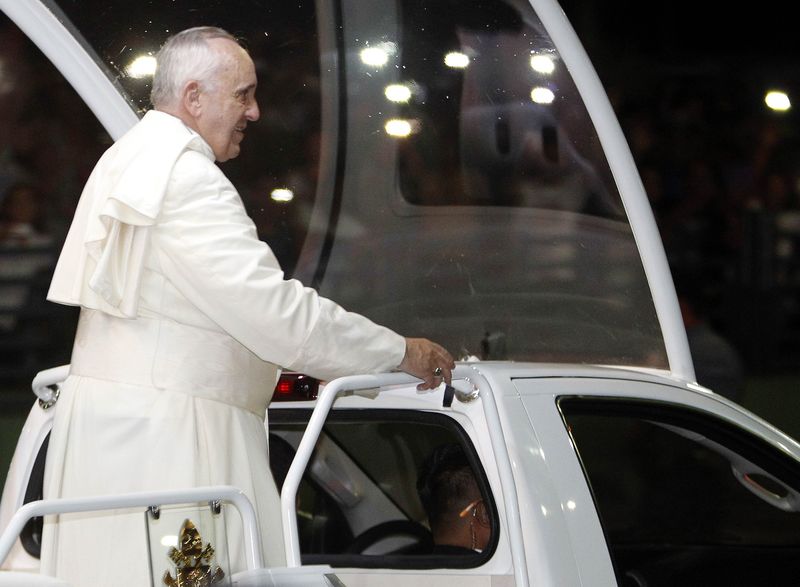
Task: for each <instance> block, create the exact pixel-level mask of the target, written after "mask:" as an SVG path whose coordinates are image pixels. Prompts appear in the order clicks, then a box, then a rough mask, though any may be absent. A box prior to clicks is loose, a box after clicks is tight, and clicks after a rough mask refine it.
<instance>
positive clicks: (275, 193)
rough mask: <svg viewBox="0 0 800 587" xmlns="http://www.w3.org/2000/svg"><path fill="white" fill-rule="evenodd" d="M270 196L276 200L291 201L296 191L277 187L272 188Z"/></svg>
mask: <svg viewBox="0 0 800 587" xmlns="http://www.w3.org/2000/svg"><path fill="white" fill-rule="evenodd" d="M269 197H270V198H272V199H273V200H274V201H276V202H282V203H283V202H291V201H292V200H294V192H293V191H292V190H290V189H287V188H276V189H274V190H272V193H271V194H270V195H269Z"/></svg>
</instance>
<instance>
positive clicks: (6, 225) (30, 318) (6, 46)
mask: <svg viewBox="0 0 800 587" xmlns="http://www.w3.org/2000/svg"><path fill="white" fill-rule="evenodd" d="M110 143H111V140H110V138H109V137H108V135H107V133H106V132H105V131H104V130H103V128H102V127H101V125H100V124H99V123H98V121H97V119H96V118H95V117H94V115H93V114H92V112H91V111H90V110H89V108H88V107H87V106H86V105H85V104H84V103H83V101H82V100H81V98H80V97H79V96H78V94H77V93H76V92H75V91H74V90H73V89H72V87H71V86H70V85H69V83H68V82H67V81H66V80H65V79H64V78H63V76H62V75H61V73H60V72H59V71H58V70H57V69H56V68H55V67H54V66H53V65H52V64H51V63H50V61H48V60H47V58H46V57H45V56H44V55H42V53H41V52H40V51H39V50H38V48H37V47H36V46H35V45H34V44H33V43H32V42H31V41H30V40H29V39H28V38H27V37H26V36H25V34H24V33H22V31H20V29H19V28H18V27H17V26H16V25H15V24H14V23H13V22H12V21H11V20H10V19H8V18H7V17H6V16H5V15H3V14H2V13H0V379H2V380H3V381H4V382H13V383H19V384H22V383H23V382H25V383H28V382H30V380H31V378H32V377H33V376H34V375H35V374H36V372H37V371H39V370H41V369H44V368H48V367H53V366H55V365H58V364H62V363H67V362H69V352H70V349H71V347H72V336H73V334H74V329H75V324H76V320H77V312H76V310H75V309H73V308H67V307H65V306H59V305H56V304H51V303H49V302H46V301H45V295H46V292H47V288H48V287H49V282H50V277H51V275H52V271H53V268H54V266H55V262H56V259H57V256H58V252H59V251H60V249H61V245H62V244H63V241H64V237H65V236H66V230H67V228H68V227H69V222H70V221H71V220H72V215H73V211H74V209H75V205H76V204H77V202H78V198H79V197H80V194H81V191H82V189H83V184H84V183H85V181H86V179H87V178H88V177H89V173H90V172H91V170H92V167H93V166H94V164H95V162H96V161H97V159H98V158H99V157H100V154H101V153H102V152H103V150H104V149H105V148H106V147H108V145H109V144H110Z"/></svg>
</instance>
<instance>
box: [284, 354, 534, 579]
mask: <svg viewBox="0 0 800 587" xmlns="http://www.w3.org/2000/svg"><path fill="white" fill-rule="evenodd" d="M453 379H454V380H456V379H465V380H468V381H470V382H472V383H474V384H475V385H476V387H477V388H478V390H479V393H480V397H481V399H483V402H482V403H483V410H484V414H485V416H486V422H487V425H488V427H489V432H490V437H491V443H492V449H493V450H494V454H495V456H496V457H497V466H498V471H499V474H500V481H501V486H502V487H501V491H502V494H503V500H504V502H505V510H506V514H507V519H508V532H509V541H510V546H511V558H512V561H513V564H514V575H515V580H516V585H517V587H526V586H527V585H528V567H527V564H526V562H525V550H524V543H523V538H522V520H521V516H520V512H519V501H518V498H517V490H516V485H515V484H514V474H513V469H512V466H511V460H510V458H509V456H508V450H507V448H506V443H505V436H504V434H503V428H502V424H501V421H500V415H499V412H498V410H497V403H496V402H495V399H494V395H493V394H492V389H491V387H490V385H489V383H488V381H486V379H485V378H484V377H483V375H481V374H480V373H479V372H478V371H477V369H476V368H474V367H471V366H469V365H457V366H456V368H455V370H454V371H453ZM418 382H419V379H417V378H415V377H412V376H410V375H406V374H404V373H386V374H382V375H355V376H352V377H341V378H339V379H335V380H333V381H332V382H330V383H329V384H328V385H326V386H325V388H324V389H323V390H322V391H321V392H320V394H319V396H318V397H317V404H316V406H314V411H313V412H312V414H311V418H310V419H309V421H308V426H307V427H306V431H305V433H304V434H303V438H302V439H301V440H300V444H299V446H298V448H297V453H296V455H295V458H294V460H293V461H292V464H291V466H290V467H289V472H288V474H287V475H286V480H285V481H284V484H283V491H282V492H281V511H282V515H283V538H284V545H285V548H286V566H288V567H299V566H301V560H300V541H299V536H298V531H297V514H296V512H295V507H296V497H297V489H298V487H299V486H300V480H301V479H302V477H303V473H304V472H305V470H306V467H307V466H308V462H309V460H310V459H311V453H312V452H313V450H314V446H315V445H316V444H317V440H318V438H319V435H320V432H321V431H322V427H323V425H324V424H325V420H326V419H327V417H328V412H330V409H331V406H332V405H333V402H334V401H335V400H336V397H337V396H338V395H339V394H340V393H342V392H344V391H354V390H359V389H375V388H377V389H379V390H380V388H381V387H385V386H388V385H400V384H411V383H418Z"/></svg>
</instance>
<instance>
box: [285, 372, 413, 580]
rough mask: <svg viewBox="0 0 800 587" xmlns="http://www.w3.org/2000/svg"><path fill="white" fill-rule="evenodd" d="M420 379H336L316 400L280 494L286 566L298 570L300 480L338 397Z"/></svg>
mask: <svg viewBox="0 0 800 587" xmlns="http://www.w3.org/2000/svg"><path fill="white" fill-rule="evenodd" d="M418 382H419V379H417V378H416V377H413V376H412V375H407V374H405V373H384V374H381V375H352V376H349V377H340V378H339V379H334V380H333V381H331V382H330V383H329V384H328V385H326V386H325V387H324V388H323V389H322V391H321V392H320V394H319V395H318V396H317V404H316V406H314V411H313V412H312V413H311V418H310V419H309V420H308V425H307V426H306V431H305V433H304V434H303V438H302V439H301V440H300V444H299V446H298V447H297V452H296V453H295V457H294V460H292V464H291V466H290V467H289V472H288V473H287V474H286V479H285V480H284V482H283V490H282V491H281V512H282V515H283V542H284V546H285V548H286V566H287V567H299V566H300V564H301V562H300V538H299V536H298V533H297V514H296V513H295V505H296V499H297V489H298V487H300V480H301V479H302V478H303V473H304V472H305V470H306V467H307V466H308V461H309V460H310V459H311V453H312V452H313V450H314V446H315V445H316V444H317V439H318V438H319V435H320V432H322V427H323V425H324V424H325V419H326V418H327V417H328V412H329V411H330V409H331V406H332V405H333V402H334V400H335V399H336V397H337V396H338V395H339V394H340V393H342V392H344V391H354V390H358V389H374V388H378V389H380V388H381V387H383V386H386V385H402V384H410V383H418Z"/></svg>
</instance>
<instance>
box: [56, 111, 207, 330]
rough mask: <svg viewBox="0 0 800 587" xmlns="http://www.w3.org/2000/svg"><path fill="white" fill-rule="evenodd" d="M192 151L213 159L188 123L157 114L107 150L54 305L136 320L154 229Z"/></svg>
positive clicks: (59, 269)
mask: <svg viewBox="0 0 800 587" xmlns="http://www.w3.org/2000/svg"><path fill="white" fill-rule="evenodd" d="M186 150H194V151H198V152H200V153H202V154H204V155H205V156H206V157H208V158H209V159H210V160H212V161H213V160H214V154H213V152H212V151H211V148H210V147H209V146H208V145H207V144H206V143H205V141H203V139H202V138H200V136H199V135H198V134H197V133H195V132H194V131H192V130H191V129H190V128H188V127H187V126H186V125H185V124H183V122H181V120H179V119H178V118H175V117H174V116H171V115H169V114H166V113H163V112H159V111H156V110H151V111H149V112H148V113H147V114H145V116H144V118H142V120H141V121H140V122H139V123H138V124H137V125H136V126H134V127H133V128H132V129H131V130H130V131H129V132H128V133H127V134H126V136H125V140H120V141H117V142H116V143H115V144H114V146H112V147H111V148H110V149H109V150H108V151H106V153H105V154H104V155H103V157H102V158H101V159H100V161H99V162H98V164H97V166H96V167H95V168H94V170H93V171H92V174H91V176H90V177H89V181H88V182H87V183H86V187H85V188H84V190H83V193H82V194H81V199H80V202H79V203H78V207H77V210H76V213H75V218H74V220H73V223H72V226H71V227H70V231H69V233H68V235H67V239H66V242H65V243H64V248H63V250H62V252H61V256H60V257H59V260H58V264H57V265H56V270H55V273H54V275H53V281H52V283H51V285H50V290H49V292H48V295H47V299H48V300H50V301H53V302H58V303H62V304H69V305H80V306H83V307H86V308H91V309H94V310H100V311H103V312H106V313H107V314H111V315H113V316H118V317H123V318H134V317H136V315H137V311H138V300H139V295H138V293H139V287H140V285H141V278H142V271H143V267H144V258H145V255H146V252H147V244H148V240H149V234H150V230H149V227H150V226H152V225H153V224H154V223H155V222H156V219H157V218H158V215H159V213H160V212H161V206H162V202H163V199H164V194H165V192H166V190H167V185H168V183H169V179H170V175H171V173H172V168H173V167H174V165H175V162H176V161H177V159H178V157H179V156H180V155H181V153H183V152H184V151H186Z"/></svg>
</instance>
